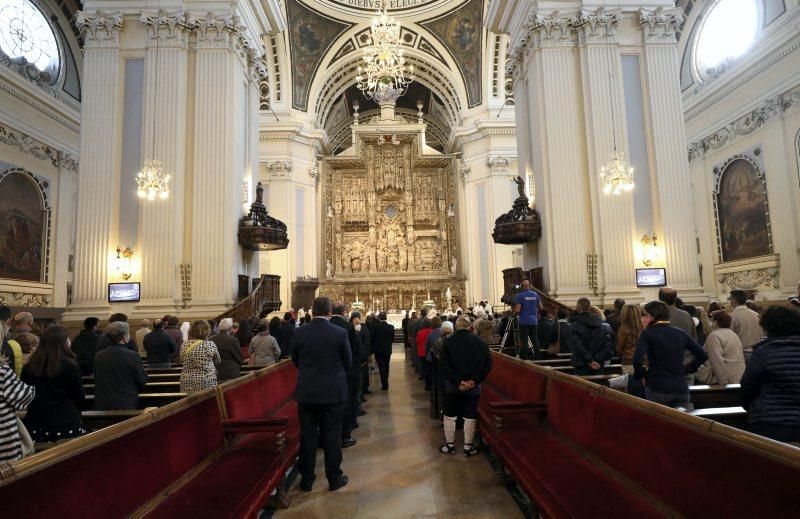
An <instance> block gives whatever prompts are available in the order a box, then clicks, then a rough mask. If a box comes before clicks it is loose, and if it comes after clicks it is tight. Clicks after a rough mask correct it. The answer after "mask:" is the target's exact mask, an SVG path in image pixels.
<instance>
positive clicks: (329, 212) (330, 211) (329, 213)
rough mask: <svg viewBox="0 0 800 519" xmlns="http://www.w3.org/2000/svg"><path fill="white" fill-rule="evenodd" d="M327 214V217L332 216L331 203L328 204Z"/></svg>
mask: <svg viewBox="0 0 800 519" xmlns="http://www.w3.org/2000/svg"><path fill="white" fill-rule="evenodd" d="M327 215H328V218H333V207H331V204H328V210H327Z"/></svg>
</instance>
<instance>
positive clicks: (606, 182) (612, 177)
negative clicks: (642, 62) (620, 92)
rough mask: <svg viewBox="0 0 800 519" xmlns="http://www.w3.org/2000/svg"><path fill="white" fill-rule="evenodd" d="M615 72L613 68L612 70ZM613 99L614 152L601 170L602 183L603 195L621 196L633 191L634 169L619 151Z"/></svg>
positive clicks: (609, 83) (610, 89)
mask: <svg viewBox="0 0 800 519" xmlns="http://www.w3.org/2000/svg"><path fill="white" fill-rule="evenodd" d="M612 70H613V68H612ZM608 91H609V93H613V90H612V86H611V70H609V73H608ZM610 99H611V134H612V137H613V140H614V151H613V152H611V155H609V157H608V161H607V162H606V165H605V166H603V167H601V168H600V183H601V184H602V185H603V193H605V194H607V195H609V194H614V195H619V194H621V193H622V192H623V191H631V190H632V189H633V186H634V184H633V168H632V167H630V168H629V167H628V165H627V164H626V163H625V155H624V154H623V153H622V152H621V151H618V150H617V125H616V122H615V119H614V96H613V95H611V96H610Z"/></svg>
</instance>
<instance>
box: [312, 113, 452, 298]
mask: <svg viewBox="0 0 800 519" xmlns="http://www.w3.org/2000/svg"><path fill="white" fill-rule="evenodd" d="M352 128H353V147H352V148H351V150H348V151H349V153H348V152H345V153H344V154H342V155H337V156H329V157H325V158H324V160H323V164H322V177H323V187H322V188H323V211H322V219H323V223H322V229H323V238H322V241H323V244H322V245H323V251H324V254H323V260H322V261H323V265H322V268H321V272H324V277H323V279H322V280H321V281H322V283H321V285H320V290H319V293H320V294H324V295H328V296H330V297H331V298H333V299H338V300H342V301H344V302H345V303H347V304H353V303H355V302H362V303H363V305H364V307H365V308H366V309H368V310H376V311H377V310H385V311H389V312H393V311H397V310H403V309H408V308H420V307H421V306H422V305H423V304H430V302H431V301H432V302H433V303H434V304H435V305H436V307H437V308H439V309H442V310H444V309H446V308H447V307H448V305H449V304H452V305H455V304H456V303H458V302H461V301H463V297H464V281H465V278H464V277H463V276H462V275H461V274H460V264H461V261H460V260H461V257H460V253H459V250H460V249H459V243H458V239H459V237H458V232H457V229H458V225H457V220H456V218H457V214H458V208H457V203H456V194H455V185H454V167H455V161H454V157H453V156H452V155H443V154H440V153H438V152H436V151H435V150H432V149H431V148H427V147H426V146H425V125H424V124H423V123H420V122H413V121H412V122H408V121H406V120H404V119H401V118H399V117H397V118H395V116H394V114H393V110H385V109H384V111H383V114H382V116H376V117H375V118H373V119H372V120H371V121H369V122H366V123H363V124H359V123H358V121H357V120H356V121H355V122H354V124H353V126H352Z"/></svg>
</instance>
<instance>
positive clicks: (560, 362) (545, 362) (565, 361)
mask: <svg viewBox="0 0 800 519" xmlns="http://www.w3.org/2000/svg"><path fill="white" fill-rule="evenodd" d="M571 362H572V359H571V358H569V357H567V358H564V357H561V358H558V359H542V360H534V361H533V363H534V364H538V365H540V366H548V367H551V368H554V367H556V366H569V365H570V363H571Z"/></svg>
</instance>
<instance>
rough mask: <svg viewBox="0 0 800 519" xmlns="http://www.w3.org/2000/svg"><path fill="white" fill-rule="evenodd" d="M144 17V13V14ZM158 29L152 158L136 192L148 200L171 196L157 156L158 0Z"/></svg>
mask: <svg viewBox="0 0 800 519" xmlns="http://www.w3.org/2000/svg"><path fill="white" fill-rule="evenodd" d="M142 16H143V17H144V15H142ZM154 29H155V31H156V56H155V65H154V66H155V74H154V75H153V79H154V81H155V91H154V92H153V103H154V104H155V110H154V111H153V113H152V115H151V117H152V119H153V142H152V148H150V153H151V155H150V159H149V160H145V161H144V166H143V167H142V169H140V170H139V172H138V173H137V174H136V194H137V195H139V198H142V199H147V200H155V199H156V197H158V198H159V199H161V200H166V199H167V198H169V181H170V178H171V177H170V175H165V174H164V168H163V166H162V163H161V161H160V160H157V159H156V158H155V155H156V121H157V120H158V106H159V104H160V103H159V102H158V58H159V54H160V49H159V41H160V40H161V3H160V2H158V4H157V9H156V19H155V27H154Z"/></svg>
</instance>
